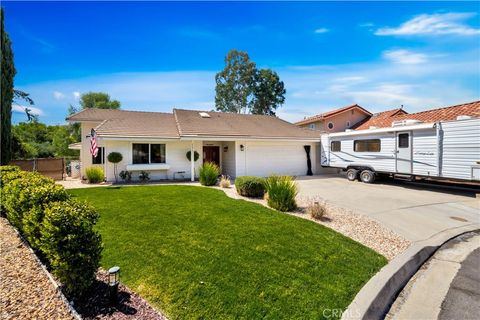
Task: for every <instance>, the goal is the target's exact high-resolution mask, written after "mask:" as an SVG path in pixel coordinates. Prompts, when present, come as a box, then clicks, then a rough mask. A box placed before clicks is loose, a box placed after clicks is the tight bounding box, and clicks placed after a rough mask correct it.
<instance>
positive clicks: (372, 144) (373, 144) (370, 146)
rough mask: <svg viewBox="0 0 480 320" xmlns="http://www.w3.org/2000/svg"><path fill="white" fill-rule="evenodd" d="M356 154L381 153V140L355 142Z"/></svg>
mask: <svg viewBox="0 0 480 320" xmlns="http://www.w3.org/2000/svg"><path fill="white" fill-rule="evenodd" d="M353 150H354V151H355V152H380V139H368V140H355V141H353Z"/></svg>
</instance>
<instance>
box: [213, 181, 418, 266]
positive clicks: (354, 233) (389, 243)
mask: <svg viewBox="0 0 480 320" xmlns="http://www.w3.org/2000/svg"><path fill="white" fill-rule="evenodd" d="M214 188H216V189H220V190H222V191H224V192H225V194H226V195H227V196H229V197H230V198H233V199H243V200H246V201H250V202H255V203H258V204H261V205H263V206H265V207H268V206H267V203H266V201H265V200H264V199H253V198H247V197H243V196H241V195H239V194H238V193H237V191H236V190H235V187H234V186H232V187H230V188H220V187H214ZM314 202H320V203H325V206H326V209H327V214H326V215H325V217H324V218H323V219H321V220H315V219H313V218H311V217H310V216H309V215H307V214H306V213H305V209H306V207H307V206H308V205H310V204H313V203H314ZM297 204H298V206H299V208H298V209H297V210H296V211H295V212H288V214H290V215H293V216H296V217H300V218H303V219H307V220H311V221H313V222H315V223H319V224H322V225H324V226H327V227H329V228H331V229H333V230H335V231H337V232H339V233H341V234H343V235H345V236H347V237H349V238H352V239H353V240H355V241H358V242H360V243H361V244H363V245H364V246H367V247H369V248H371V249H373V250H375V251H376V252H378V253H380V254H381V255H383V256H384V257H386V258H387V259H388V260H392V259H393V258H395V257H396V256H397V255H399V254H400V253H402V252H403V251H405V250H406V249H407V248H408V247H409V246H410V244H411V242H410V241H408V240H406V239H404V238H403V237H401V236H400V235H398V234H396V233H394V232H393V231H391V230H390V229H388V228H386V227H384V226H383V225H381V224H380V223H379V222H377V221H375V220H372V219H370V218H369V217H367V216H364V215H362V214H359V213H356V212H353V211H351V210H348V209H345V208H341V207H337V206H334V205H332V204H331V203H328V202H326V201H325V200H324V199H322V198H320V197H314V198H302V197H297Z"/></svg>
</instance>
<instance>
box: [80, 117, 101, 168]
mask: <svg viewBox="0 0 480 320" xmlns="http://www.w3.org/2000/svg"><path fill="white" fill-rule="evenodd" d="M99 124H100V122H82V124H81V126H80V131H81V134H82V137H81V139H82V149H81V150H80V161H81V163H82V164H81V168H80V175H81V177H85V169H86V168H88V167H91V166H92V155H91V154H90V138H87V136H90V131H91V130H92V129H93V128H95V127H96V126H98V125H99ZM97 145H98V146H99V147H103V141H102V140H101V139H97ZM95 166H99V167H102V168H103V165H95Z"/></svg>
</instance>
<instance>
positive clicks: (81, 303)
mask: <svg viewBox="0 0 480 320" xmlns="http://www.w3.org/2000/svg"><path fill="white" fill-rule="evenodd" d="M109 289H110V288H109V286H108V273H107V272H106V271H104V270H100V271H99V272H98V273H97V281H95V283H94V285H93V287H92V290H91V293H90V294H89V297H88V298H87V299H83V300H75V301H74V302H73V306H74V308H75V310H76V311H77V312H78V313H79V314H80V315H81V316H82V317H83V318H84V319H119V320H120V319H126V320H132V319H146V320H151V319H158V320H164V319H167V318H166V317H164V316H163V315H161V314H160V313H159V312H158V311H156V310H155V309H153V308H152V307H151V306H150V305H149V304H148V303H147V302H146V301H145V300H143V299H142V298H140V297H139V296H138V295H137V294H135V293H134V292H133V291H131V290H130V289H129V288H127V287H126V286H124V285H122V284H120V286H119V288H118V303H117V305H116V306H111V305H110V298H109V297H110V295H109Z"/></svg>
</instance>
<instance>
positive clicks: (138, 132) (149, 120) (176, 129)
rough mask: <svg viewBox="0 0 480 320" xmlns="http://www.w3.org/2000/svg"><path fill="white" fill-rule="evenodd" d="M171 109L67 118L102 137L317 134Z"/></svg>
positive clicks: (268, 121) (251, 118)
mask: <svg viewBox="0 0 480 320" xmlns="http://www.w3.org/2000/svg"><path fill="white" fill-rule="evenodd" d="M200 112H205V111H193V110H183V109H174V110H173V114H172V113H161V112H140V111H127V110H111V109H110V110H109V109H86V110H83V111H81V112H79V113H76V114H74V115H72V116H70V117H68V118H67V120H69V121H96V122H101V123H100V124H99V125H98V126H97V127H96V131H97V134H98V135H99V136H105V137H107V136H108V137H112V136H117V137H159V138H180V137H181V136H206V137H238V138H267V139H318V138H319V135H318V132H314V131H312V130H308V129H304V128H299V127H297V126H295V125H294V124H292V123H290V122H287V121H284V120H281V119H279V118H277V117H274V116H264V115H251V114H238V113H224V112H205V113H207V114H208V115H209V116H210V117H209V118H203V117H202V116H201V115H200Z"/></svg>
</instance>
